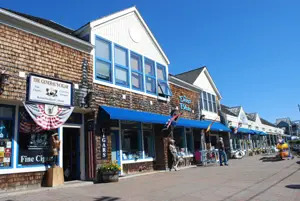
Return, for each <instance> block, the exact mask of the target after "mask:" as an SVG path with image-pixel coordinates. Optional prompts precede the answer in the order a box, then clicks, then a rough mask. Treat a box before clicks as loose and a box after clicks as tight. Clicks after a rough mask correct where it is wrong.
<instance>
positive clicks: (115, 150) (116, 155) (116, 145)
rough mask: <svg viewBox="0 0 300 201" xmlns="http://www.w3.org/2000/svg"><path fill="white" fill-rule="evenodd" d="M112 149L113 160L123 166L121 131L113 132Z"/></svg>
mask: <svg viewBox="0 0 300 201" xmlns="http://www.w3.org/2000/svg"><path fill="white" fill-rule="evenodd" d="M111 149H112V150H111V160H112V161H117V163H118V164H119V165H121V160H120V141H119V131H117V130H113V131H111Z"/></svg>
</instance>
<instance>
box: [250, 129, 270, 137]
mask: <svg viewBox="0 0 300 201" xmlns="http://www.w3.org/2000/svg"><path fill="white" fill-rule="evenodd" d="M253 132H254V134H256V135H263V136H264V135H267V133H265V132H263V131H258V130H253Z"/></svg>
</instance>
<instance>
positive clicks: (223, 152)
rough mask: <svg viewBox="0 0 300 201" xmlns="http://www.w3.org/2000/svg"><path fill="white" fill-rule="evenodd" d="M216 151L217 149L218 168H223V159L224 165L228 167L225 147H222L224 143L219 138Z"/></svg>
mask: <svg viewBox="0 0 300 201" xmlns="http://www.w3.org/2000/svg"><path fill="white" fill-rule="evenodd" d="M218 149H219V157H220V158H219V160H220V166H223V159H222V158H224V164H225V165H226V166H227V165H228V161H227V155H226V152H225V147H224V142H223V138H222V137H220V139H219V142H218Z"/></svg>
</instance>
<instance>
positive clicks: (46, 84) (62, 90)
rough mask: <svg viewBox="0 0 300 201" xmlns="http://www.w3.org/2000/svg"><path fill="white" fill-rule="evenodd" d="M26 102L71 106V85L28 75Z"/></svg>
mask: <svg viewBox="0 0 300 201" xmlns="http://www.w3.org/2000/svg"><path fill="white" fill-rule="evenodd" d="M28 87H29V88H28V96H27V98H28V101H31V102H36V103H46V104H51V105H61V106H71V105H72V90H73V89H72V83H69V82H63V81H58V80H53V79H49V78H45V77H42V76H38V75H30V76H29V83H28Z"/></svg>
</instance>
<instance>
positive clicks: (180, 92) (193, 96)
mask: <svg viewBox="0 0 300 201" xmlns="http://www.w3.org/2000/svg"><path fill="white" fill-rule="evenodd" d="M170 88H171V90H172V93H173V96H172V97H171V102H170V104H171V106H172V108H176V107H178V108H179V110H180V111H181V112H183V117H184V118H189V119H199V118H200V117H199V108H198V102H199V98H200V94H199V93H198V92H195V91H192V90H188V89H186V88H182V87H179V86H177V85H174V84H170ZM179 96H186V97H187V98H188V99H190V100H191V101H192V102H191V103H190V104H186V105H187V106H188V107H190V108H191V109H192V111H191V112H189V111H185V110H181V109H180V98H179Z"/></svg>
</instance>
